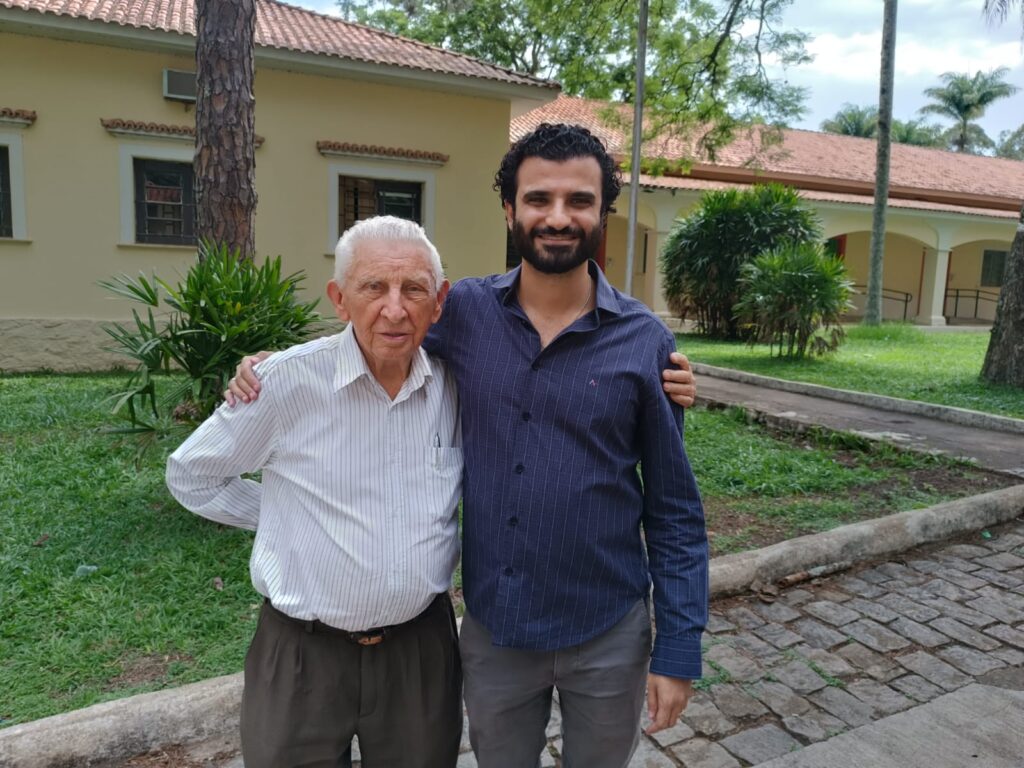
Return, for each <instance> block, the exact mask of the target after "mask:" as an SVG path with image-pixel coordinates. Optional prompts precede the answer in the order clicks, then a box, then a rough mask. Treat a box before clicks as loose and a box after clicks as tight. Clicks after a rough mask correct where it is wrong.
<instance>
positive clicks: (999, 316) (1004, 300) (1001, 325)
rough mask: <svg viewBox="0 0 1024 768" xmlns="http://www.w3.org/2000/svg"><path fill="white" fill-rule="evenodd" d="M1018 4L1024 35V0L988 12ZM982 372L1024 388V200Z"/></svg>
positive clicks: (997, 16)
mask: <svg viewBox="0 0 1024 768" xmlns="http://www.w3.org/2000/svg"><path fill="white" fill-rule="evenodd" d="M1014 5H1016V6H1017V7H1018V8H1019V9H1020V20H1021V35H1022V36H1024V0H985V6H984V8H985V14H986V15H987V16H988V17H989V18H990V19H992V20H994V21H1000V22H1002V21H1005V20H1006V18H1007V16H1008V15H1009V13H1010V10H1011V7H1012V6H1014ZM981 376H982V378H984V379H987V380H988V381H991V382H997V383H1001V384H1011V385H1013V386H1015V387H1021V388H1022V389H1024V204H1022V205H1021V209H1020V217H1019V218H1018V219H1017V234H1016V236H1015V237H1014V238H1013V245H1012V246H1011V247H1010V254H1009V257H1008V258H1007V261H1006V271H1005V272H1004V273H1003V288H1002V290H1001V291H1000V292H999V303H998V304H997V305H996V320H995V323H994V324H993V326H992V337H991V339H989V343H988V350H987V351H986V353H985V362H984V364H983V365H982V368H981Z"/></svg>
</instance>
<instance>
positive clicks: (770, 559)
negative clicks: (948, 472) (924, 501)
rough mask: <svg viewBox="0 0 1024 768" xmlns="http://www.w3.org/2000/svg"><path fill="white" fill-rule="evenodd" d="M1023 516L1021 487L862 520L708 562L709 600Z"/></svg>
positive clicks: (910, 547) (1023, 487) (899, 550)
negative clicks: (709, 564)
mask: <svg viewBox="0 0 1024 768" xmlns="http://www.w3.org/2000/svg"><path fill="white" fill-rule="evenodd" d="M1021 514H1024V485H1014V486H1011V487H1009V488H1002V489H1000V490H998V491H991V492H989V493H983V494H981V495H978V496H969V497H967V498H965V499H956V500H954V501H947V502H945V503H943V504H937V505H936V506H934V507H926V508H924V509H913V510H910V511H908V512H900V513H899V514H895V515H889V516H887V517H880V518H877V519H875V520H865V521H863V522H860V523H853V524H852V525H844V526H842V527H840V528H833V529H832V530H830V531H825V532H823V533H815V534H812V535H809V536H801V537H799V538H796V539H789V540H788V541H783V542H780V543H778V544H773V545H771V546H770V547H764V548H762V549H756V550H754V551H752V552H739V553H737V554H734V555H725V556H723V557H716V558H714V560H712V561H711V596H712V597H724V596H726V595H734V594H738V593H740V592H743V591H745V590H746V589H748V588H749V587H750V585H751V584H753V583H755V582H761V583H763V584H771V583H774V582H776V581H779V580H780V579H783V578H785V577H787V576H792V575H794V574H798V573H800V572H809V574H810V575H816V574H824V573H831V572H833V571H838V570H844V569H845V568H849V567H850V566H851V565H853V564H854V563H857V562H861V561H864V560H873V559H875V558H878V557H882V556H885V555H892V554H895V553H897V552H904V551H906V550H908V549H912V548H913V547H916V546H919V545H921V544H928V543H930V542H933V541H941V540H943V539H946V538H950V537H952V536H956V535H958V534H961V533H966V532H968V531H973V530H978V529H980V528H986V527H988V526H992V525H997V524H999V523H1005V522H1009V521H1010V520H1013V519H1015V518H1017V517H1019V516H1020V515H1021Z"/></svg>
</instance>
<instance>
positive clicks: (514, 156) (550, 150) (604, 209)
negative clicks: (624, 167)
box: [494, 123, 622, 218]
mask: <svg viewBox="0 0 1024 768" xmlns="http://www.w3.org/2000/svg"><path fill="white" fill-rule="evenodd" d="M528 157H540V158H543V159H544V160H554V161H562V160H571V159H573V158H576V157H593V158H594V159H595V160H597V164H598V165H599V166H601V217H602V218H604V217H605V216H607V215H608V211H610V210H611V208H612V206H613V205H614V204H615V200H616V198H618V196H619V191H620V190H621V189H622V174H621V173H620V172H619V168H618V166H617V165H616V163H615V160H614V159H612V156H611V155H609V154H608V151H607V150H606V149H605V148H604V144H602V143H601V140H600V139H599V138H597V137H596V136H595V135H594V134H592V133H591V132H590V131H588V130H587V129H586V128H584V127H583V126H581V125H566V124H565V123H541V124H540V125H538V126H537V127H536V128H535V129H534V130H533V131H531V132H530V133H528V134H526V135H525V136H523V137H522V138H521V139H519V140H518V141H517V142H515V143H514V144H513V145H512V147H511V148H510V149H509V151H508V152H506V153H505V157H503V158H502V159H501V166H500V167H499V168H498V172H497V173H496V174H494V189H495V190H497V192H498V193H499V194H500V195H501V203H502V205H504V204H505V203H509V204H510V205H511V206H512V207H513V208H515V205H516V190H517V186H518V185H517V182H516V174H517V173H518V172H519V166H520V165H521V164H522V162H523V160H525V159H526V158H528Z"/></svg>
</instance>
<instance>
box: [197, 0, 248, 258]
mask: <svg viewBox="0 0 1024 768" xmlns="http://www.w3.org/2000/svg"><path fill="white" fill-rule="evenodd" d="M255 30H256V5H255V0H196V155H195V162H194V164H193V170H194V174H195V189H196V234H197V235H198V237H199V238H200V239H206V240H210V241H213V242H216V243H224V244H226V245H227V246H228V247H229V248H230V249H232V250H234V249H236V248H237V249H238V251H239V254H240V256H242V257H245V258H251V257H252V256H253V254H254V253H255V250H256V246H255V237H254V231H253V214H254V213H255V211H256V147H255V137H256V120H255V106H256V100H255V97H254V96H253V75H254V64H253V38H254V36H255Z"/></svg>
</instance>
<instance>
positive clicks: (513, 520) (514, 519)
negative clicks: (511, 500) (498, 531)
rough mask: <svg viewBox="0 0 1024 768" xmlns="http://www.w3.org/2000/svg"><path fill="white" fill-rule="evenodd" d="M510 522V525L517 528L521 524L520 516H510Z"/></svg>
mask: <svg viewBox="0 0 1024 768" xmlns="http://www.w3.org/2000/svg"><path fill="white" fill-rule="evenodd" d="M508 524H509V525H510V526H512V527H513V528H515V527H516V526H517V525H519V518H518V517H510V518H509V519H508Z"/></svg>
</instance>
